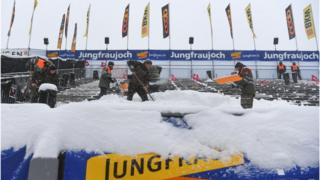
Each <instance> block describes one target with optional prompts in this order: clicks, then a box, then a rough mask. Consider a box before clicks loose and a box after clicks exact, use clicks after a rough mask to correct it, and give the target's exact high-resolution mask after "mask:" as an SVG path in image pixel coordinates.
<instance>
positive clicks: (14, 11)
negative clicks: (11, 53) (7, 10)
mask: <svg viewBox="0 0 320 180" xmlns="http://www.w3.org/2000/svg"><path fill="white" fill-rule="evenodd" d="M15 14H16V1H14V3H13V9H12V15H11V21H10V27H9V31H8V36H10V35H11V29H12V25H13V21H14V16H15Z"/></svg>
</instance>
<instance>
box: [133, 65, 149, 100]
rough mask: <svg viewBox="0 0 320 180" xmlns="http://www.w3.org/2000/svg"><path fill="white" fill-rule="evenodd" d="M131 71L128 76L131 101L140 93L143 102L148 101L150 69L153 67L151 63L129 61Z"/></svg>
mask: <svg viewBox="0 0 320 180" xmlns="http://www.w3.org/2000/svg"><path fill="white" fill-rule="evenodd" d="M127 64H128V66H129V70H130V71H131V72H132V74H131V75H128V79H129V87H128V97H127V99H128V100H129V101H131V100H132V98H133V95H134V94H135V93H138V95H139V96H140V98H141V99H142V101H147V100H148V96H147V93H148V84H149V80H150V76H149V71H148V70H149V69H150V68H151V66H152V63H151V61H149V60H147V61H145V62H144V63H141V62H138V61H132V60H130V61H128V62H127Z"/></svg>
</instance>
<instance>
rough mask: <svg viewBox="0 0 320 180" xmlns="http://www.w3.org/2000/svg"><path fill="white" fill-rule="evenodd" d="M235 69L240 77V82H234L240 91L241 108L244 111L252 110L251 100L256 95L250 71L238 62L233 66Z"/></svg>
mask: <svg viewBox="0 0 320 180" xmlns="http://www.w3.org/2000/svg"><path fill="white" fill-rule="evenodd" d="M235 69H236V70H237V71H238V75H239V76H240V77H242V80H240V81H237V82H235V83H236V84H237V85H239V86H240V89H241V106H242V108H244V109H249V108H252V106H253V98H254V97H255V94H256V90H255V84H254V81H253V76H252V71H251V69H250V68H248V67H246V66H245V65H244V64H242V63H240V62H238V63H237V64H236V65H235Z"/></svg>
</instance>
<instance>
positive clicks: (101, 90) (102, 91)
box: [98, 87, 108, 98]
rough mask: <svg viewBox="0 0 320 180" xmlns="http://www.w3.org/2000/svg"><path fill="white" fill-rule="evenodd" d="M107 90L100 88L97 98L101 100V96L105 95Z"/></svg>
mask: <svg viewBox="0 0 320 180" xmlns="http://www.w3.org/2000/svg"><path fill="white" fill-rule="evenodd" d="M107 90H108V89H107V88H106V87H100V93H99V95H98V98H101V97H102V96H104V95H106V94H107Z"/></svg>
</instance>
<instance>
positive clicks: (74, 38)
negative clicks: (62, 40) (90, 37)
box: [71, 23, 77, 53]
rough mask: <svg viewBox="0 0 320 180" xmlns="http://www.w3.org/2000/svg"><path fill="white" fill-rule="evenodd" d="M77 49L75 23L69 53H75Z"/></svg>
mask: <svg viewBox="0 0 320 180" xmlns="http://www.w3.org/2000/svg"><path fill="white" fill-rule="evenodd" d="M76 47H77V23H75V24H74V33H73V38H72V44H71V52H73V53H74V52H76Z"/></svg>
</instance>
